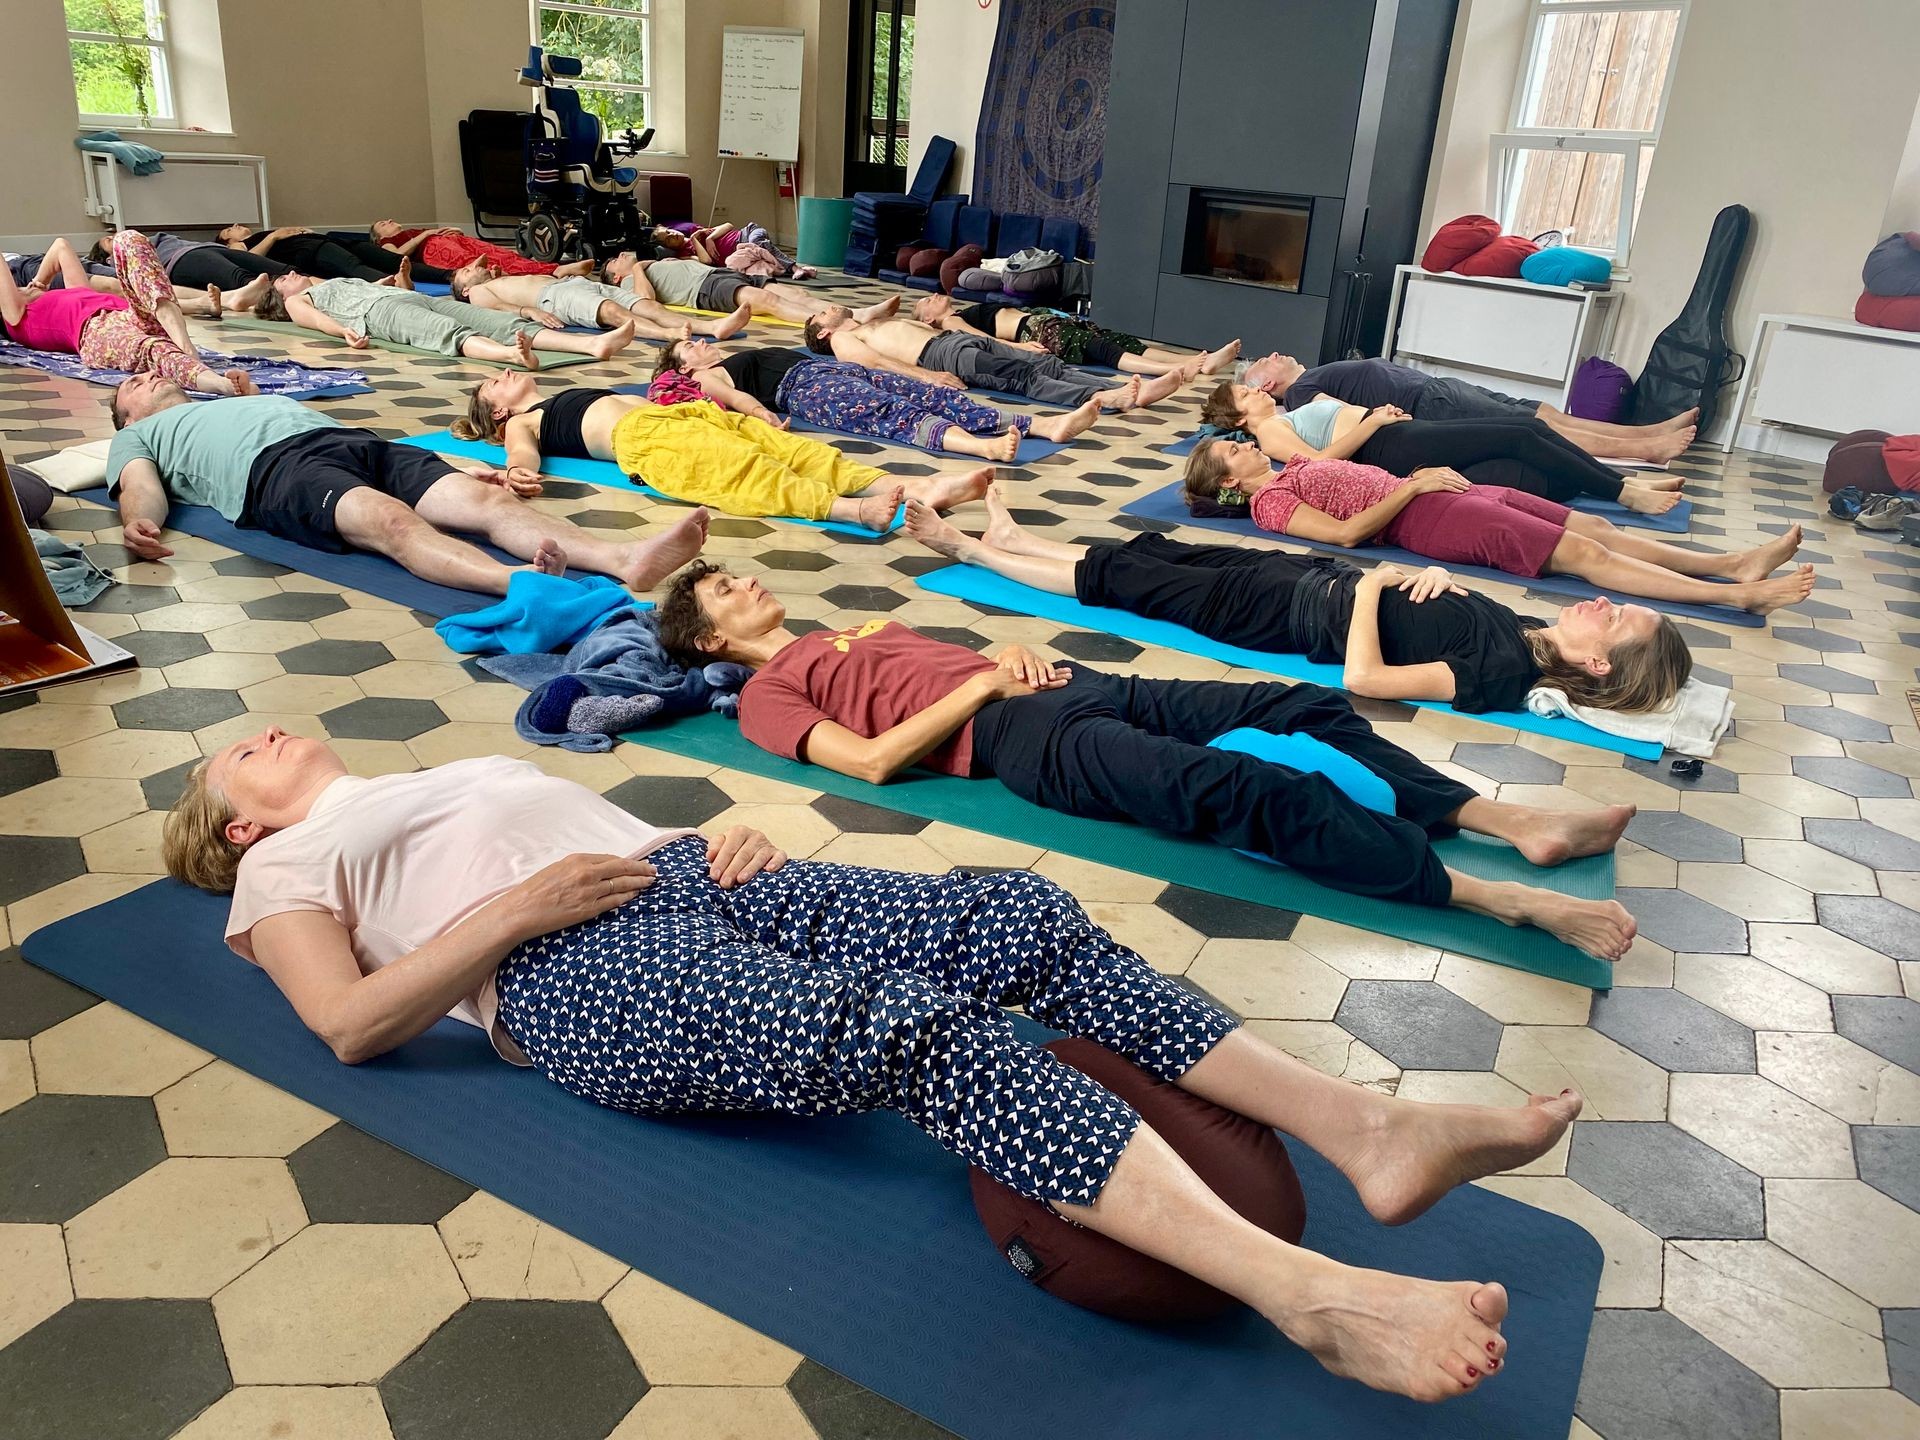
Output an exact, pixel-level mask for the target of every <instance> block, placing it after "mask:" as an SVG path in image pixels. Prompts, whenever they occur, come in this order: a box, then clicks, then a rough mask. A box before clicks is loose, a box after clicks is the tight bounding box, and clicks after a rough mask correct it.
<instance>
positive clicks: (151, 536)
mask: <svg viewBox="0 0 1920 1440" xmlns="http://www.w3.org/2000/svg"><path fill="white" fill-rule="evenodd" d="M119 485H120V494H119V505H120V543H121V544H122V545H125V546H126V547H127V549H129V550H131V551H132V552H133V553H134V554H136V555H138V556H139V557H140V558H141V559H142V560H164V559H166V558H167V557H168V556H169V555H171V554H173V550H172V549H171V548H170V547H169V546H168V545H166V544H165V543H164V542H163V541H162V540H161V539H160V530H161V527H163V526H164V525H165V524H166V523H167V511H168V510H170V509H171V508H172V502H171V501H170V500H169V499H168V497H167V486H166V482H165V481H163V480H162V479H161V478H160V467H159V466H157V465H155V464H154V463H153V461H151V460H147V459H144V458H142V459H138V460H129V461H127V463H126V464H124V465H122V466H121V467H120V476H119Z"/></svg>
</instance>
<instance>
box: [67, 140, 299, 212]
mask: <svg viewBox="0 0 1920 1440" xmlns="http://www.w3.org/2000/svg"><path fill="white" fill-rule="evenodd" d="M80 156H81V159H82V161H83V162H84V163H85V166H86V174H87V213H88V214H89V215H95V216H98V217H99V218H100V219H101V220H102V221H104V222H105V223H106V224H108V225H110V226H112V227H113V228H114V229H116V230H193V229H206V228H212V227H215V226H220V225H229V224H232V223H233V222H235V221H241V222H243V223H245V224H248V225H252V226H255V227H256V228H260V229H265V228H266V227H267V225H268V224H269V221H270V217H269V215H268V213H267V161H266V157H265V156H263V155H168V156H167V157H166V168H165V169H163V170H160V171H158V172H157V173H155V174H152V175H136V174H134V173H133V172H132V171H131V170H127V169H125V168H123V167H122V166H120V165H119V164H118V163H117V162H116V161H115V160H114V158H113V157H112V156H111V155H102V154H100V153H98V152H97V151H92V150H83V151H81V152H80Z"/></svg>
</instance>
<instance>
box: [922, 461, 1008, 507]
mask: <svg viewBox="0 0 1920 1440" xmlns="http://www.w3.org/2000/svg"><path fill="white" fill-rule="evenodd" d="M991 484H993V466H991V465H982V466H981V467H980V468H979V469H978V470H969V471H967V473H966V474H964V475H936V476H934V477H933V478H932V479H930V480H928V481H926V482H925V483H924V484H923V485H922V486H920V487H919V493H920V498H921V499H922V500H925V501H926V502H927V504H929V505H931V506H932V507H933V508H934V509H936V510H951V509H953V507H954V506H956V505H965V504H966V503H967V502H968V501H970V500H978V499H979V498H980V497H981V496H982V495H985V494H986V493H987V487H988V486H989V485H991Z"/></svg>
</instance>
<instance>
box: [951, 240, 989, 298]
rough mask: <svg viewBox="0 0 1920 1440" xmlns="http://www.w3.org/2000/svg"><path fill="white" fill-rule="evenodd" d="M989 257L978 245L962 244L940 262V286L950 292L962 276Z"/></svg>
mask: <svg viewBox="0 0 1920 1440" xmlns="http://www.w3.org/2000/svg"><path fill="white" fill-rule="evenodd" d="M986 258H987V252H986V251H984V250H982V249H981V248H980V247H979V246H978V245H962V246H961V247H960V248H959V249H958V250H956V251H954V252H953V253H952V254H951V255H949V256H948V257H947V258H946V259H945V260H943V261H942V262H941V263H940V288H941V289H942V290H944V291H947V292H949V293H951V292H952V290H953V287H954V286H956V285H958V284H959V283H960V276H961V275H962V274H963V273H964V272H966V271H968V270H971V269H973V267H974V266H976V265H978V264H979V263H980V262H981V261H982V260H984V259H986Z"/></svg>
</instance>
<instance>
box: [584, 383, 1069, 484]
mask: <svg viewBox="0 0 1920 1440" xmlns="http://www.w3.org/2000/svg"><path fill="white" fill-rule="evenodd" d="M613 388H614V390H615V391H616V392H617V393H618V394H621V395H645V394H647V393H649V392H650V391H651V390H652V388H653V387H652V386H651V385H649V384H647V383H645V382H642V383H641V384H638V385H616V386H614V387H613ZM788 419H789V420H790V421H791V422H792V429H793V432H794V434H796V435H843V436H845V437H846V438H847V439H849V440H865V441H867V442H868V443H870V444H874V445H886V446H890V447H892V448H893V449H896V450H918V451H919V452H920V453H921V454H922V455H938V456H939V457H940V458H941V459H942V460H973V459H977V458H978V457H977V456H973V455H961V454H957V453H956V452H954V451H952V450H930V449H928V448H927V447H926V446H925V445H914V444H911V443H910V442H908V441H905V440H887V439H883V438H882V437H880V436H878V435H863V434H861V433H860V431H858V430H835V429H834V428H833V427H832V426H830V425H815V424H814V423H813V422H812V421H810V420H798V419H793V417H791V416H789V417H788ZM1070 443H1071V442H1069V441H1065V440H1042V439H1041V438H1040V437H1039V436H1037V435H1022V436H1021V437H1020V450H1019V453H1018V454H1016V455H1015V456H1014V457H1013V459H1011V460H1006V461H1001V462H999V463H1001V464H1006V465H1037V464H1038V463H1039V462H1040V461H1042V460H1047V459H1051V458H1052V457H1053V456H1055V455H1058V454H1059V453H1060V452H1061V451H1062V450H1065V449H1067V448H1068V446H1069V444H1070Z"/></svg>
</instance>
